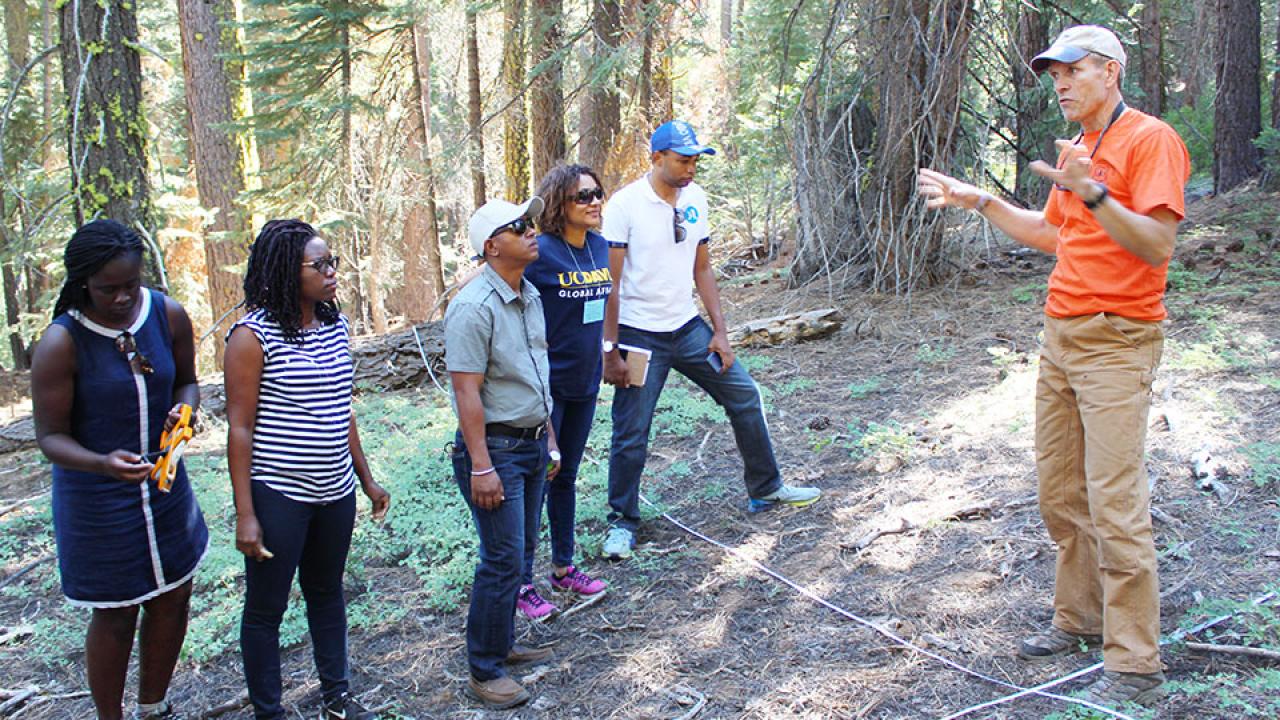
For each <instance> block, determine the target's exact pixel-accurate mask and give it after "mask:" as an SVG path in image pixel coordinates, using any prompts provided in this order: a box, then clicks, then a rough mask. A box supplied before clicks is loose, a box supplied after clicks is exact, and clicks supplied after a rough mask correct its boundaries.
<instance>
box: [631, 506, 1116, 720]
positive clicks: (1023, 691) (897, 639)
mask: <svg viewBox="0 0 1280 720" xmlns="http://www.w3.org/2000/svg"><path fill="white" fill-rule="evenodd" d="M640 499H641V500H642V501H644V503H645V504H646V505H648V506H650V507H652V508H654V509H657V510H658V511H659V513H660V514H661V517H662V518H663V519H664V520H666V521H667V522H669V523H671V524H672V525H675V526H676V527H678V528H680V529H681V530H684V531H685V532H687V533H689V534H690V535H692V536H694V537H696V538H698V539H699V540H702V541H704V542H708V543H711V544H712V545H715V546H716V547H718V548H720V549H721V550H724V551H725V552H727V553H729V554H730V555H733V556H735V557H737V558H738V559H740V560H743V561H745V562H747V563H748V564H749V565H751V566H752V567H754V568H756V569H757V570H759V571H760V572H763V573H764V574H766V575H768V576H769V577H771V578H773V579H775V580H777V581H778V582H780V583H782V584H784V585H786V586H787V587H789V588H791V589H792V590H795V591H796V592H798V593H800V594H801V595H803V596H805V597H807V598H809V599H810V600H812V601H814V602H816V603H818V604H819V605H821V606H823V607H825V608H827V609H829V610H832V611H834V612H836V613H838V614H840V615H842V616H844V617H846V618H848V619H850V620H852V621H854V622H856V623H858V624H859V625H862V626H863V627H866V628H870V629H871V630H874V631H876V632H877V633H880V634H881V635H883V636H885V637H886V638H888V639H889V640H891V641H892V642H893V643H894V644H896V645H899V646H901V647H903V648H905V649H907V650H910V651H912V652H914V653H918V654H920V655H923V656H925V657H927V658H930V659H932V660H935V661H937V662H939V663H942V664H943V665H946V666H947V667H949V668H951V669H953V670H957V671H959V672H962V673H964V674H965V675H969V676H970V677H975V678H978V679H979V680H983V681H986V682H989V683H992V684H993V685H999V686H1001V687H1004V688H1008V689H1010V690H1016V691H1017V692H1016V693H1015V694H1013V695H1010V696H1007V697H1006V698H1001V699H999V700H998V701H992V702H991V703H988V704H1000V703H1002V702H1009V701H1011V700H1014V699H1016V698H1020V697H1024V696H1027V695H1036V696H1039V697H1043V698H1049V699H1051V700H1058V701H1061V702H1065V703H1071V704H1073V705H1082V706H1084V707H1087V708H1089V709H1091V710H1096V711H1098V712H1100V713H1103V714H1106V715H1109V716H1111V717H1113V718H1118V719H1119V720H1134V718H1133V717H1132V716H1129V715H1125V714H1124V713H1122V712H1119V711H1117V710H1112V709H1110V708H1106V707H1103V706H1101V705H1096V704H1094V703H1091V702H1089V701H1087V700H1081V699H1079V698H1073V697H1067V696H1066V695H1057V694H1055V693H1051V692H1046V691H1045V688H1048V687H1052V686H1054V685H1060V684H1062V683H1065V682H1069V681H1071V680H1074V679H1075V678H1077V677H1081V676H1083V675H1087V674H1089V673H1091V672H1093V671H1094V670H1097V669H1098V668H1100V667H1102V663H1098V664H1097V665H1094V666H1091V667H1087V668H1085V669H1083V670H1078V671H1076V672H1074V673H1072V674H1071V675H1068V676H1067V677H1065V678H1062V679H1060V680H1055V681H1053V682H1052V683H1048V684H1045V685H1040V686H1037V687H1034V688H1024V687H1021V686H1019V685H1015V684H1013V683H1010V682H1006V681H1004V680H1001V679H999V678H995V677H991V676H990V675H985V674H983V673H980V672H978V671H977V670H974V669H972V668H969V667H965V666H964V665H961V664H960V663H958V662H956V661H954V660H951V659H950V658H947V657H944V656H942V655H939V654H938V653H935V652H932V651H930V650H925V649H924V648H922V647H918V646H916V645H914V644H912V643H911V641H909V640H907V639H906V638H904V637H901V636H899V635H898V634H896V633H894V632H893V631H892V630H888V629H886V628H883V627H881V626H879V625H877V624H875V623H873V622H871V621H870V620H866V619H864V618H861V617H858V616H857V615H855V614H853V613H852V612H849V611H848V610H845V609H844V608H842V607H840V606H839V605H836V604H835V603H832V602H830V601H829V600H827V599H826V598H823V597H822V596H820V595H818V594H817V593H815V592H813V591H812V590H810V589H808V588H806V587H804V586H802V585H800V584H799V583H797V582H795V581H794V580H792V579H790V578H788V577H787V576H785V575H783V574H781V573H779V572H777V571H775V570H773V569H771V568H770V567H768V566H767V565H765V564H763V563H761V562H759V561H758V560H755V559H754V558H750V557H747V555H746V554H745V553H743V552H741V551H739V550H737V549H736V548H732V547H729V546H728V545H725V544H724V543H722V542H720V541H719V540H716V539H715V538H711V537H708V536H706V535H704V534H702V533H700V532H698V531H697V530H694V529H693V528H691V527H689V526H688V525H685V524H684V523H682V522H680V521H679V520H677V519H675V518H674V517H672V516H671V514H670V513H666V512H663V511H662V510H661V509H659V508H658V506H657V505H655V504H654V503H653V502H652V501H651V500H649V498H647V497H645V496H644V495H641V496H640ZM977 709H980V708H978V707H975V708H969V709H967V710H963V711H961V712H960V713H959V714H953V715H948V716H947V717H948V718H955V717H960V716H961V715H964V714H967V713H969V712H973V711H974V710H977Z"/></svg>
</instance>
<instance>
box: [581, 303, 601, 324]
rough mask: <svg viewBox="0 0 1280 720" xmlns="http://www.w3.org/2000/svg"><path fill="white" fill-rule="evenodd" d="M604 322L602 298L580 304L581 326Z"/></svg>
mask: <svg viewBox="0 0 1280 720" xmlns="http://www.w3.org/2000/svg"><path fill="white" fill-rule="evenodd" d="M602 320H604V298H597V299H595V300H588V301H586V302H584V303H582V324H583V325H590V324H591V323H598V322H600V321H602Z"/></svg>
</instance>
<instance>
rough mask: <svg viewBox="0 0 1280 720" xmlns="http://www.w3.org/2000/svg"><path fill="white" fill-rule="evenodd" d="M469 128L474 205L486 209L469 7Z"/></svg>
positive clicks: (477, 80) (472, 16)
mask: <svg viewBox="0 0 1280 720" xmlns="http://www.w3.org/2000/svg"><path fill="white" fill-rule="evenodd" d="M465 33H466V36H467V37H466V53H467V127H468V129H469V130H470V132H471V153H470V163H471V202H472V203H473V204H474V205H475V207H476V208H479V207H480V206H481V205H484V202H485V198H487V197H488V192H486V190H485V186H484V185H485V180H484V128H483V127H481V126H480V122H481V116H480V112H481V107H480V47H479V42H478V41H477V39H476V11H475V10H474V9H473V8H472V6H470V5H468V6H467V11H466V30H465Z"/></svg>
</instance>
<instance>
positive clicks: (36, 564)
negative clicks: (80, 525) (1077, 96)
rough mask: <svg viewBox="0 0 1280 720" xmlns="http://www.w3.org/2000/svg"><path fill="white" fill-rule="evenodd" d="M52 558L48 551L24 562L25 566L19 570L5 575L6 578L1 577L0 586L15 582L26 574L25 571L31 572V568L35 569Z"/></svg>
mask: <svg viewBox="0 0 1280 720" xmlns="http://www.w3.org/2000/svg"><path fill="white" fill-rule="evenodd" d="M53 558H54V555H53V554H52V553H50V554H48V555H45V556H44V557H41V558H38V559H36V560H33V561H31V562H29V563H27V564H26V566H25V567H23V568H22V569H21V570H19V571H17V572H15V573H14V574H12V575H10V576H9V577H7V578H5V579H3V580H0V588H5V587H8V586H9V584H10V583H14V582H17V581H18V580H20V579H21V578H22V576H23V575H26V574H27V573H29V572H31V571H32V570H35V569H36V568H37V567H39V566H40V565H41V564H43V563H47V562H49V561H50V560H52V559H53Z"/></svg>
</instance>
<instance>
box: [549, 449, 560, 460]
mask: <svg viewBox="0 0 1280 720" xmlns="http://www.w3.org/2000/svg"><path fill="white" fill-rule="evenodd" d="M547 455H548V456H550V458H551V462H560V451H559V450H552V451H550V452H548V453H547Z"/></svg>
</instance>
